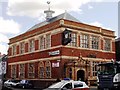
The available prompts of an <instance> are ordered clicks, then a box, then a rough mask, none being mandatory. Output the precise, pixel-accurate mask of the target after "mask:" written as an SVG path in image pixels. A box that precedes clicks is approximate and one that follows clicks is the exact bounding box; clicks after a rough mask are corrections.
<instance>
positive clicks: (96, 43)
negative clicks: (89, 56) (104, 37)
mask: <svg viewBox="0 0 120 90" xmlns="http://www.w3.org/2000/svg"><path fill="white" fill-rule="evenodd" d="M91 48H92V49H99V37H97V36H91Z"/></svg>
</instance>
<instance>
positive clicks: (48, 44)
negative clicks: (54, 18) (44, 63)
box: [46, 34, 51, 48]
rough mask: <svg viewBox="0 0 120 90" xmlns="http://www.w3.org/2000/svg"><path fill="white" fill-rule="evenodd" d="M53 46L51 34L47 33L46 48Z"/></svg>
mask: <svg viewBox="0 0 120 90" xmlns="http://www.w3.org/2000/svg"><path fill="white" fill-rule="evenodd" d="M50 46H51V39H50V34H47V35H46V48H50Z"/></svg>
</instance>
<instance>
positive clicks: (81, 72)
mask: <svg viewBox="0 0 120 90" xmlns="http://www.w3.org/2000/svg"><path fill="white" fill-rule="evenodd" d="M77 80H81V81H84V80H85V72H84V70H78V71H77Z"/></svg>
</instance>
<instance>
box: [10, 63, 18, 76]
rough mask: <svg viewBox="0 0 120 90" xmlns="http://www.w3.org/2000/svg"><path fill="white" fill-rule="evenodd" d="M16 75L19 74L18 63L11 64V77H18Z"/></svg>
mask: <svg viewBox="0 0 120 90" xmlns="http://www.w3.org/2000/svg"><path fill="white" fill-rule="evenodd" d="M16 75H17V74H16V65H12V66H11V77H12V78H16V77H17V76H16Z"/></svg>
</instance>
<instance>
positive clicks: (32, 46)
mask: <svg viewBox="0 0 120 90" xmlns="http://www.w3.org/2000/svg"><path fill="white" fill-rule="evenodd" d="M34 50H35V43H34V39H31V40H30V41H29V51H30V52H33V51H34Z"/></svg>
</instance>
